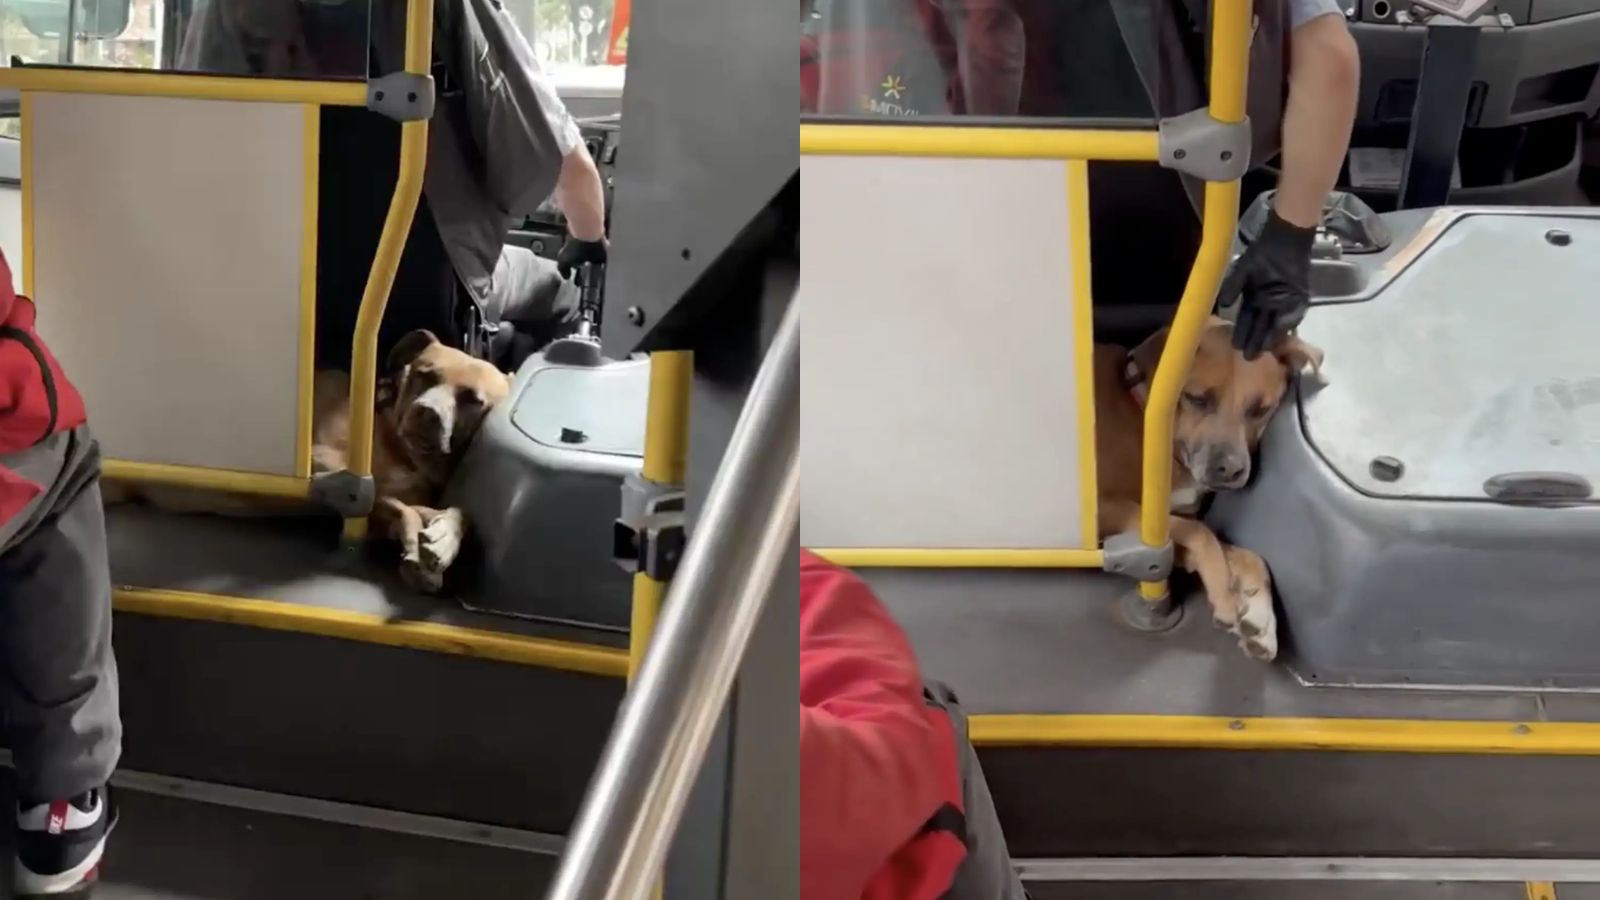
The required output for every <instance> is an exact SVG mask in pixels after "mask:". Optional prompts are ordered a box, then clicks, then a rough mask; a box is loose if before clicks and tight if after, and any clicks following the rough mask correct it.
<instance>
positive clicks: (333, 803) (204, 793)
mask: <svg viewBox="0 0 1600 900" xmlns="http://www.w3.org/2000/svg"><path fill="white" fill-rule="evenodd" d="M11 760H12V756H11V751H10V750H5V749H0V766H5V767H6V768H11V767H12V762H11ZM111 784H112V786H113V787H116V788H119V789H121V790H125V791H132V792H134V793H139V794H153V795H157V796H162V797H171V798H174V799H178V800H188V801H193V802H196V803H207V804H210V805H212V806H226V807H230V808H233V809H244V810H249V811H251V812H259V813H266V814H268V815H279V816H288V817H291V818H296V819H310V820H315V821H319V822H329V823H332V824H335V825H347V826H350V827H353V828H366V829H371V830H374V831H385V832H391V833H394V834H407V835H411V836H413V837H424V838H431V839H435V840H445V841H454V842H456V843H463V844H477V845H480V846H484V847H494V848H497V849H501V850H515V851H518V852H521V853H531V854H535V855H540V856H556V855H559V854H560V853H561V849H562V847H563V846H564V845H565V844H566V838H565V837H564V836H562V835H559V834H548V833H545V832H540V831H528V830H525V829H520V828H507V827H505V826H502V825H490V824H488V823H484V822H471V821H467V820H464V819H450V818H445V817H443V816H429V815H423V814H421V813H412V812H405V811H402V810H395V809H385V808H383V807H377V806H364V805H361V804H357V803H345V802H342V801H338V800H323V799H321V798H318V797H305V796H301V795H298V794H280V793H276V792H273V791H262V790H257V789H255V788H244V787H237V786H235V785H231V784H221V783H218V782H212V781H197V780H195V779H191V778H178V777H175V776H171V775H158V774H154V773H150V772H139V771H135V770H132V769H119V770H117V771H116V772H115V773H113V774H112V776H111Z"/></svg>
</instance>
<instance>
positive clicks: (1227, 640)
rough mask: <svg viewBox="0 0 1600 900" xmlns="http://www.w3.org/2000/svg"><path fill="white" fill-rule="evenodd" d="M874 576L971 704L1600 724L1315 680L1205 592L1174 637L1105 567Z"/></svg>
mask: <svg viewBox="0 0 1600 900" xmlns="http://www.w3.org/2000/svg"><path fill="white" fill-rule="evenodd" d="M861 574H862V575H863V576H864V577H866V579H867V580H868V582H869V583H870V584H871V585H872V586H873V588H874V589H875V590H876V592H877V593H878V595H879V596H880V597H881V598H882V599H883V601H884V602H885V603H886V604H887V605H888V606H889V607H890V609H891V610H893V612H894V614H895V616H896V618H897V619H898V620H899V621H900V623H901V624H902V626H904V627H905V629H906V631H907V632H908V633H909V634H910V635H911V639H912V642H913V643H914V644H915V646H916V649H917V653H918V656H919V658H920V662H921V664H922V668H923V671H924V672H926V673H927V674H928V675H929V676H930V677H934V678H939V679H941V680H944V681H946V682H948V683H949V684H950V685H951V686H952V687H954V688H955V690H956V691H957V693H959V694H960V696H961V699H962V701H963V702H964V703H965V704H966V705H967V707H968V708H969V710H971V711H972V712H978V713H1147V714H1156V713H1160V714H1170V715H1219V716H1330V717H1331V716H1355V717H1379V718H1388V717H1394V718H1422V719H1491V720H1512V721H1524V720H1525V721H1542V720H1547V719H1548V720H1558V721H1583V722H1600V697H1596V696H1593V695H1560V694H1535V693H1521V694H1510V693H1473V692H1465V691H1420V690H1406V691H1396V690H1354V689H1347V688H1329V687H1318V688H1308V687H1305V686H1303V685H1302V684H1300V683H1299V682H1298V681H1297V680H1296V679H1295V678H1294V676H1293V674H1292V673H1291V672H1290V670H1289V667H1288V665H1286V663H1285V661H1282V660H1280V661H1279V662H1278V663H1275V664H1271V665H1264V664H1262V663H1259V662H1256V661H1254V660H1251V659H1248V658H1246V657H1245V656H1244V655H1243V654H1242V653H1241V652H1240V651H1239V650H1238V649H1237V648H1236V647H1235V644H1234V641H1233V639H1232V638H1231V637H1229V636H1228V635H1226V634H1223V633H1221V632H1219V631H1217V630H1216V629H1215V628H1214V627H1213V626H1212V625H1211V617H1210V615H1209V614H1208V613H1207V611H1206V609H1205V607H1204V603H1203V601H1202V600H1199V599H1198V598H1195V599H1191V600H1190V602H1189V603H1188V604H1187V606H1186V613H1185V615H1184V617H1183V621H1182V622H1181V623H1180V624H1179V625H1178V627H1177V628H1175V629H1173V630H1172V631H1170V632H1167V633H1164V634H1157V635H1150V634H1141V633H1138V632H1135V631H1133V630H1131V629H1129V628H1128V627H1127V626H1125V625H1124V624H1123V623H1122V622H1121V620H1120V619H1119V618H1118V614H1117V609H1116V601H1117V597H1118V596H1119V594H1120V592H1122V591H1124V590H1126V589H1127V586H1128V582H1126V581H1124V580H1122V579H1119V578H1114V577H1111V576H1108V575H1102V574H1100V573H1094V572H1049V571H947V570H891V569H878V570H862V572H861Z"/></svg>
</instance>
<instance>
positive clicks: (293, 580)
mask: <svg viewBox="0 0 1600 900" xmlns="http://www.w3.org/2000/svg"><path fill="white" fill-rule="evenodd" d="M106 529H107V537H108V540H109V545H110V553H111V574H112V579H113V580H114V581H115V582H116V583H118V584H123V585H132V586H137V587H146V588H165V589H170V590H183V591H194V592H199V593H216V594H226V595H231V596H240V597H252V598H260V599H265V600H280V601H284V602H288V603H303V604H307V605H311V606H323V607H329V608H334V609H347V610H353V611H355V612H363V613H370V614H373V615H379V616H383V617H385V618H392V619H397V620H399V619H404V620H413V621H428V622H439V623H444V624H450V625H460V626H464V627H469V628H481V629H486V630H490V631H502V632H509V633H515V634H528V635H535V636H540V637H551V638H558V639H564V640H572V641H578V642H583V643H594V644H606V645H610V646H618V647H621V646H626V645H627V637H626V635H621V634H617V633H615V632H609V631H600V630H593V629H587V628H574V627H563V626H559V625H548V624H540V623H534V622H530V621H526V620H522V619H515V618H511V617H507V616H498V615H485V614H481V613H473V612H468V611H467V610H465V609H463V608H462V607H461V605H460V604H459V602H457V601H456V600H454V599H452V598H450V597H443V598H441V597H430V596H425V595H421V594H418V593H416V592H414V591H412V590H410V589H409V588H407V587H406V586H405V585H404V584H403V583H401V581H400V579H399V576H398V575H397V574H396V573H395V569H394V565H393V563H392V562H391V561H388V560H385V559H384V558H383V557H382V556H381V555H379V554H378V553H376V552H369V551H366V550H355V551H352V550H346V549H343V548H341V547H340V545H339V522H338V520H336V519H332V520H330V519H319V518H304V519H289V520H274V519H232V518H225V517H221V516H208V515H199V516H176V515H169V514H164V513H160V512H157V511H154V510H151V509H148V508H144V507H139V506H119V507H114V508H112V509H110V510H108V511H107V515H106Z"/></svg>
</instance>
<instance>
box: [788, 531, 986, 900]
mask: <svg viewBox="0 0 1600 900" xmlns="http://www.w3.org/2000/svg"><path fill="white" fill-rule="evenodd" d="M928 709H929V707H928V705H927V704H926V703H925V702H924V699H923V694H922V676H921V673H920V672H919V671H918V669H917V662H916V658H915V655H914V654H913V652H912V650H911V644H910V641H908V640H907V638H906V636H905V634H904V633H903V632H902V631H901V630H900V629H899V627H898V626H896V625H895V623H894V621H893V620H892V619H891V618H890V616H889V613H888V611H887V610H885V609H884V608H883V605H882V604H881V603H879V602H878V600H877V598H876V597H874V596H873V595H872V592H871V590H870V589H869V588H868V587H867V586H866V584H865V583H863V582H862V581H861V580H860V579H858V578H856V577H855V576H854V575H852V574H850V573H849V572H847V571H845V570H843V569H840V568H838V567H835V566H833V565H831V564H829V563H826V562H824V561H822V560H821V559H819V558H818V557H816V556H813V555H811V554H809V553H803V554H802V556H801V562H800V782H801V792H800V796H801V801H800V822H801V836H800V870H801V881H802V892H801V893H802V895H803V896H806V897H813V896H817V897H823V896H826V897H858V896H860V894H861V889H862V886H863V885H865V884H866V883H867V882H868V880H869V879H870V878H871V877H872V875H873V873H875V872H876V871H878V869H879V868H880V867H881V866H883V865H884V863H885V862H886V861H888V860H889V858H890V857H891V856H892V855H893V854H894V852H895V851H896V850H898V849H899V848H900V847H902V846H903V845H905V844H906V843H907V842H909V841H910V840H911V839H912V838H913V837H914V836H915V835H916V834H917V833H918V830H919V829H920V828H921V827H922V826H923V824H925V823H926V822H927V821H928V820H929V819H930V818H931V817H932V816H933V814H934V813H935V812H936V811H937V810H938V809H939V807H940V805H941V804H942V802H943V798H944V797H945V796H946V793H947V790H948V788H949V785H947V784H946V781H947V780H948V779H951V778H954V779H956V780H959V775H958V774H956V773H955V771H954V761H955V736H954V734H953V732H952V730H951V728H950V725H949V721H948V719H945V718H944V717H943V716H932V715H929V714H928ZM808 888H809V889H808Z"/></svg>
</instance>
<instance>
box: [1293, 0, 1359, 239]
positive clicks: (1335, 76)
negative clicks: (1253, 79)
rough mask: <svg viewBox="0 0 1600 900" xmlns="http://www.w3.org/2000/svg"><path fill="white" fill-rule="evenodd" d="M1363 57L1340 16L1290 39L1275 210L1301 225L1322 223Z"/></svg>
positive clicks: (1321, 19) (1306, 26)
mask: <svg viewBox="0 0 1600 900" xmlns="http://www.w3.org/2000/svg"><path fill="white" fill-rule="evenodd" d="M1360 82H1361V59H1360V57H1359V56H1358V54H1357V52H1356V42H1355V39H1354V38H1352V37H1351V36H1350V29H1349V27H1348V26H1347V25H1346V24H1345V21H1344V16H1343V15H1339V14H1337V13H1325V14H1322V15H1318V16H1315V17H1313V18H1311V19H1309V20H1307V21H1305V22H1302V23H1300V24H1298V25H1297V26H1296V27H1295V28H1294V30H1293V31H1292V32H1291V33H1290V37H1289V102H1288V106H1287V108H1286V109H1285V110H1284V114H1283V177H1282V178H1280V179H1279V181H1278V192H1277V194H1276V195H1275V196H1274V197H1273V204H1272V206H1273V209H1274V211H1276V212H1277V213H1278V215H1279V216H1280V217H1282V218H1283V219H1284V220H1285V221H1287V222H1288V223H1290V224H1291V225H1295V226H1298V227H1300V228H1316V227H1317V226H1318V225H1319V224H1321V222H1322V204H1323V201H1324V199H1326V197H1327V196H1328V192H1329V191H1331V190H1333V188H1334V186H1335V185H1336V184H1337V183H1338V180H1339V170H1340V168H1341V167H1343V165H1344V157H1345V153H1346V151H1348V150H1349V148H1350V130H1351V128H1352V127H1353V126H1354V124H1355V117H1356V100H1357V94H1358V91H1359V90H1360Z"/></svg>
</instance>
